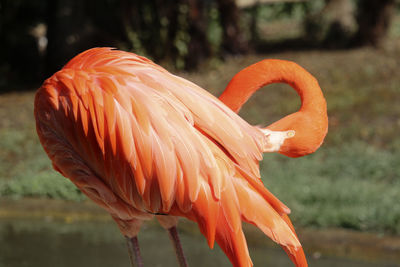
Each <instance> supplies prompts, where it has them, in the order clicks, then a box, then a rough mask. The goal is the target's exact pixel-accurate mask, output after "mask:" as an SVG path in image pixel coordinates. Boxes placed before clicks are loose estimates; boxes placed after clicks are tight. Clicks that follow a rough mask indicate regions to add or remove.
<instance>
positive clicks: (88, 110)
mask: <svg viewBox="0 0 400 267" xmlns="http://www.w3.org/2000/svg"><path fill="white" fill-rule="evenodd" d="M272 82H286V83H288V84H290V85H291V86H292V87H293V88H294V89H295V90H296V91H297V92H298V93H299V95H300V97H301V100H302V106H301V108H300V110H299V111H298V112H296V113H294V114H291V115H288V116H287V117H285V118H283V119H281V120H279V121H277V122H275V123H273V124H272V125H270V126H268V127H267V128H260V127H258V126H252V125H250V124H248V123H247V122H246V121H245V120H243V119H242V118H241V117H240V116H239V115H237V113H236V112H238V110H239V109H240V107H241V106H242V105H243V104H244V103H245V102H246V101H247V99H248V98H249V97H250V96H251V94H252V93H253V92H254V91H256V90H258V89H259V88H261V87H262V86H264V85H266V84H269V83H272ZM34 116H35V120H36V129H37V133H38V136H39V140H40V142H41V144H42V146H43V148H44V150H45V152H46V153H47V155H48V156H49V158H50V160H51V162H52V166H53V168H54V169H55V170H56V171H58V172H59V173H61V174H62V175H63V176H65V177H66V178H68V179H70V180H71V181H72V183H74V184H75V185H76V186H77V187H78V188H79V189H80V190H81V191H82V192H83V193H84V194H85V195H86V196H87V197H88V198H89V199H91V200H93V201H94V202H95V203H96V204H98V205H100V206H101V207H102V208H104V209H105V210H106V211H107V212H108V213H109V214H110V215H111V217H112V218H113V219H114V221H115V222H116V224H117V226H118V227H119V229H120V231H121V233H122V234H123V235H124V236H125V238H126V240H127V244H128V247H129V252H130V259H131V263H132V265H134V264H136V265H137V266H143V260H142V258H141V255H140V250H139V244H138V239H137V235H138V233H139V230H140V226H141V224H142V222H143V221H146V220H150V219H153V218H154V217H156V218H157V219H158V221H159V223H160V224H161V226H162V227H164V228H165V229H167V230H168V233H169V236H170V238H171V240H172V242H173V244H174V248H175V251H176V254H177V258H178V262H179V264H180V266H187V262H186V259H185V256H184V255H183V250H182V246H181V243H180V240H179V236H178V234H177V228H176V225H177V222H178V218H180V217H183V218H186V219H188V220H191V221H193V222H195V223H197V225H198V227H199V230H200V232H201V233H202V234H203V235H204V236H205V238H206V240H207V243H208V245H209V247H210V248H213V247H214V244H215V242H217V243H218V245H219V246H220V247H221V249H222V250H223V251H224V253H225V254H226V255H227V257H228V258H229V260H230V261H231V263H232V265H233V266H240V267H244V266H252V265H253V264H252V261H251V258H250V256H249V252H248V248H247V243H246V239H245V236H244V233H243V230H242V221H244V222H247V223H251V224H253V225H255V226H257V227H258V228H259V229H260V230H261V231H262V232H263V233H264V234H265V235H267V236H268V237H269V238H271V239H272V240H273V241H275V242H276V243H278V244H279V245H281V246H282V247H283V248H284V249H285V251H286V252H287V254H288V255H289V257H290V259H291V260H292V261H293V262H294V264H295V265H296V266H307V261H306V258H305V255H304V252H303V249H302V246H301V244H300V241H299V239H298V237H297V235H296V233H295V230H294V228H293V225H292V224H291V222H290V219H289V217H288V214H289V213H290V209H289V208H288V207H287V206H286V205H284V204H283V203H282V202H281V201H280V200H279V199H278V198H276V197H275V196H274V195H273V194H272V193H271V192H270V191H269V190H268V189H267V188H265V187H264V185H263V182H262V180H261V179H260V171H259V161H260V160H262V157H263V153H264V152H278V153H282V154H284V155H287V156H290V157H299V156H303V155H306V154H309V153H312V152H314V151H315V150H316V149H317V148H318V147H319V146H320V145H321V144H322V142H323V139H324V137H325V135H326V132H327V115H326V102H325V99H324V97H323V94H322V92H321V89H320V88H319V86H318V83H317V81H316V79H315V78H313V77H312V76H311V74H309V73H308V72H307V71H305V70H304V69H303V68H301V67H300V66H298V65H297V64H295V63H292V62H289V61H279V60H264V61H261V62H259V63H256V64H254V65H252V66H249V67H248V68H245V69H244V70H242V71H240V72H239V73H238V74H236V75H235V76H234V77H233V79H232V81H231V82H230V83H229V84H228V86H227V88H226V90H225V91H224V93H223V94H222V95H221V96H220V98H219V99H218V98H217V97H215V96H213V95H212V94H210V93H209V92H207V91H206V90H204V89H202V88H201V87H199V86H197V85H195V84H194V83H192V82H190V81H188V80H186V79H183V78H181V77H179V76H175V75H173V74H171V73H170V72H168V71H167V70H165V69H164V68H162V67H161V66H159V65H157V64H155V63H154V62H152V61H151V60H149V59H147V58H145V57H142V56H139V55H136V54H134V53H130V52H124V51H120V50H116V49H113V48H107V47H106V48H92V49H89V50H87V51H84V52H82V53H81V54H79V55H77V56H76V57H74V58H73V59H72V60H70V61H69V62H68V63H67V64H66V65H65V66H64V67H63V68H62V69H61V70H60V71H58V72H56V73H55V74H54V75H53V76H51V77H50V78H48V79H47V80H45V81H44V83H43V85H42V86H41V87H40V88H39V89H38V90H37V92H36V95H35V103H34Z"/></svg>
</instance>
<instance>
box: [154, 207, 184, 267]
mask: <svg viewBox="0 0 400 267" xmlns="http://www.w3.org/2000/svg"><path fill="white" fill-rule="evenodd" d="M156 218H157V220H158V222H159V223H160V225H161V226H162V227H163V228H164V229H167V230H168V234H169V238H170V239H171V241H172V243H173V245H174V249H175V253H176V257H177V258H178V262H179V266H180V267H187V266H188V264H187V262H186V258H185V255H184V254H183V249H182V245H181V241H180V240H179V236H178V231H177V230H176V225H177V224H178V217H175V216H169V215H156Z"/></svg>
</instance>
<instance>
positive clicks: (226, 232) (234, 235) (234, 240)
mask: <svg viewBox="0 0 400 267" xmlns="http://www.w3.org/2000/svg"><path fill="white" fill-rule="evenodd" d="M228 224H229V223H228V219H227V218H226V217H225V215H222V216H220V218H219V220H218V225H217V231H216V236H215V239H216V241H217V243H218V245H219V246H220V248H221V249H222V250H223V251H224V252H225V254H226V256H228V258H229V260H230V261H231V263H232V265H233V266H234V267H251V266H253V262H252V261H251V258H250V255H249V250H248V248H247V243H246V238H245V236H244V234H243V231H242V227H241V226H240V228H239V229H238V230H237V231H236V232H232V230H231V228H230V227H229V225H228Z"/></svg>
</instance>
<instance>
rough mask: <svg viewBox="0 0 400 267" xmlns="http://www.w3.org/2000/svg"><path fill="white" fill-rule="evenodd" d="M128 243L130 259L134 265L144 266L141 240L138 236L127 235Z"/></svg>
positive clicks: (136, 266) (135, 266) (134, 266)
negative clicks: (140, 245)
mask: <svg viewBox="0 0 400 267" xmlns="http://www.w3.org/2000/svg"><path fill="white" fill-rule="evenodd" d="M125 238H126V244H127V245H128V252H129V259H130V261H131V265H132V267H143V259H142V255H141V254H140V249H139V241H138V238H137V236H134V237H127V236H125Z"/></svg>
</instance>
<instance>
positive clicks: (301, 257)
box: [282, 214, 308, 267]
mask: <svg viewBox="0 0 400 267" xmlns="http://www.w3.org/2000/svg"><path fill="white" fill-rule="evenodd" d="M282 219H283V220H284V221H285V222H286V223H287V225H289V227H290V228H291V229H292V231H293V233H294V234H295V235H296V232H295V231H294V227H293V224H292V222H291V221H290V219H289V216H287V215H286V214H283V215H282ZM296 236H297V235H296ZM282 248H283V250H285V252H286V254H287V255H288V256H289V258H290V259H291V261H293V263H294V264H296V266H298V267H307V266H308V264H307V259H306V255H305V254H304V250H303V248H302V247H300V248H298V249H297V250H296V251H294V253H293V252H292V251H290V250H288V249H287V248H286V247H285V246H282Z"/></svg>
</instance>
